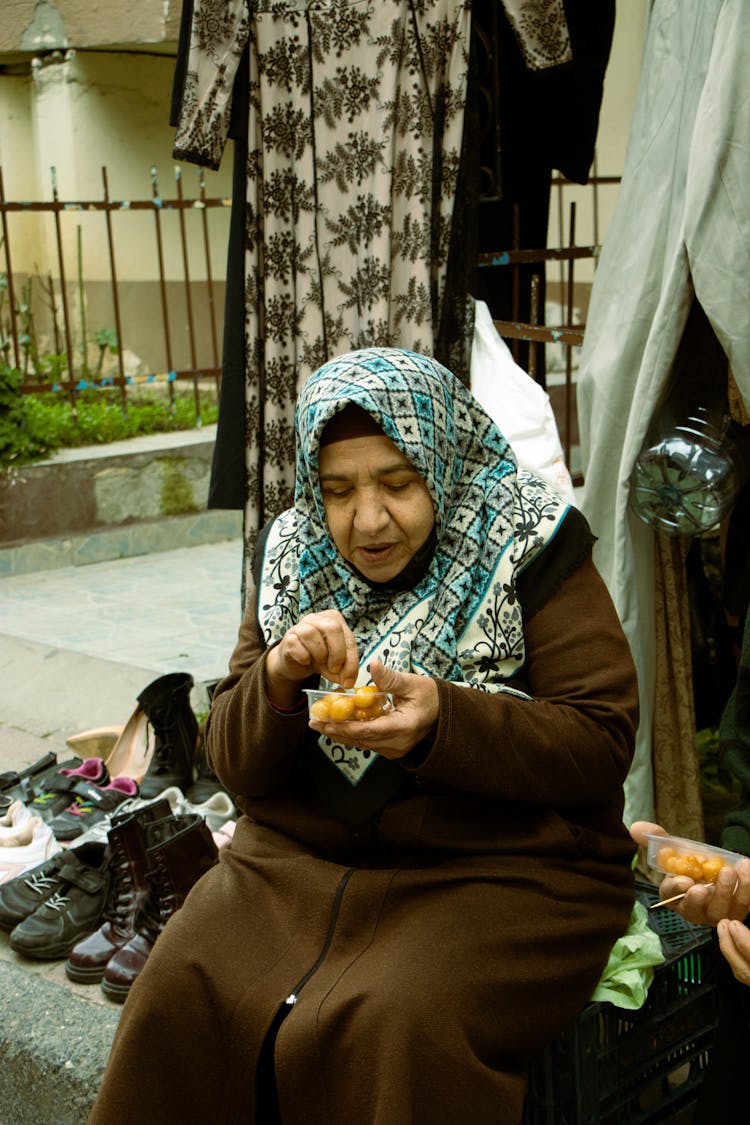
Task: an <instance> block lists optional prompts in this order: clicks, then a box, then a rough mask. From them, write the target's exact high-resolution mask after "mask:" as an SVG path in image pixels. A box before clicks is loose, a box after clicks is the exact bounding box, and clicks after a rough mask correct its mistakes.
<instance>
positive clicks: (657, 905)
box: [649, 891, 687, 910]
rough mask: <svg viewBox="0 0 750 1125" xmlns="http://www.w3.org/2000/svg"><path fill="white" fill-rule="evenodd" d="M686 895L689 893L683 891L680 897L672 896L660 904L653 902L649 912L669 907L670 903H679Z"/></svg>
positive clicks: (661, 900)
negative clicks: (661, 907)
mask: <svg viewBox="0 0 750 1125" xmlns="http://www.w3.org/2000/svg"><path fill="white" fill-rule="evenodd" d="M686 894H687V891H683V892H682V894H680V895H672V897H671V898H663V899H660V901H659V902H652V903H651V905H650V906H649V910H658V909H659V907H660V906H669V904H670V902H679V901H680V899H681V898H684V897H685V895H686Z"/></svg>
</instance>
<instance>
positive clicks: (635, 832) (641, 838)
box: [630, 820, 668, 848]
mask: <svg viewBox="0 0 750 1125" xmlns="http://www.w3.org/2000/svg"><path fill="white" fill-rule="evenodd" d="M630 835H631V836H632V837H633V839H634V840H635V842H636V844H638V846H639V847H642V848H645V847H647V846H648V840H647V839H646V837H647V836H667V835H668V832H667V830H666V829H665V828H662V826H661V825H660V824H654V823H653V821H650V820H636V821H634V823H633V824H631V825H630Z"/></svg>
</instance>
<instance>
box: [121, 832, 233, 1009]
mask: <svg viewBox="0 0 750 1125" xmlns="http://www.w3.org/2000/svg"><path fill="white" fill-rule="evenodd" d="M145 833H146V852H147V855H148V862H149V876H148V878H149V884H150V888H149V895H148V898H147V900H146V903H145V905H144V907H143V909H142V910H141V912H140V915H139V918H138V922H137V924H136V929H137V933H136V935H135V937H133V938H131V940H130V941H129V942H127V944H126V945H124V946H123V947H122V949H120V950H118V952H117V953H115V955H114V956H113V957H112V958H111V960H110V961H109V963H108V965H107V968H106V969H105V971H104V976H103V978H102V991H103V992H104V993H105V995H106V996H109V998H110V999H111V1000H116V1001H118V1002H119V1003H122V1002H123V1001H124V1000H125V997H126V996H127V994H128V992H129V991H130V988H131V986H132V984H133V981H134V980H135V979H136V977H137V976H138V974H139V973H140V971H141V969H142V968H143V966H144V965H145V964H146V960H147V958H148V955H149V953H150V952H151V950H152V948H153V945H154V942H155V941H156V939H157V938H158V936H159V934H160V933H161V931H162V930H163V929H164V927H165V926H166V924H167V922H168V921H169V919H170V918H171V917H172V915H173V914H174V913H175V911H177V910H179V908H180V907H181V906H182V904H183V902H184V901H185V899H186V898H187V894H188V891H189V890H190V889H191V887H192V886H193V885H194V884H195V883H197V881H198V879H200V877H201V875H204V874H205V872H206V871H208V870H209V868H211V867H213V865H214V864H215V863H216V861H217V859H218V856H219V853H218V849H217V847H216V844H215V843H214V838H213V836H212V835H211V830H210V828H209V827H208V825H207V824H206V822H205V820H204V819H203V817H202V816H199V815H198V814H197V813H189V814H188V815H187V816H170V817H167V818H165V819H164V820H158V821H155V822H154V823H153V824H147V825H146V826H145Z"/></svg>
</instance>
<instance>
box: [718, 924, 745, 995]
mask: <svg viewBox="0 0 750 1125" xmlns="http://www.w3.org/2000/svg"><path fill="white" fill-rule="evenodd" d="M716 932H717V934H718V936H719V948H720V949H721V952H722V953H723V955H724V957H725V958H726V961H727V964H728V965H729V968H730V969H731V970H732V972H733V974H734V976H735V977H736V978H737V980H738V981H740V983H741V984H745V985H750V932H748V930H747V928H746V927H745V926H743V924H742V922H738V921H737V920H736V919H734V920H730V919H728V918H725V919H723V920H722V921H721V922H719V924H718V926H717V927H716Z"/></svg>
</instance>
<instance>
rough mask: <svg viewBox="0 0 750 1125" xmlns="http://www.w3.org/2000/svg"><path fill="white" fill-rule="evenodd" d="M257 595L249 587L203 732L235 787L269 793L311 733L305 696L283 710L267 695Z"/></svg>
mask: <svg viewBox="0 0 750 1125" xmlns="http://www.w3.org/2000/svg"><path fill="white" fill-rule="evenodd" d="M255 600H256V599H255V592H254V590H249V591H248V597H247V605H248V610H247V612H246V614H245V617H244V619H243V621H242V624H241V625H240V630H239V636H238V639H237V644H236V646H235V649H234V652H233V653H232V656H231V658H230V661H229V675H228V676H226V677H225V678H224V679H223V680H221V681H220V682H219V683H218V684H217V686H216V689H215V691H214V694H213V699H212V703H211V710H210V712H209V715H208V719H207V721H206V727H205V732H204V738H205V744H206V754H207V757H208V760H209V763H210V764H211V767H212V769H213V770H214V772H215V773H216V776H217V777H218V778H220V780H221V782H222V784H223V785H225V786H226V787H227V789H229V790H230V791H231V792H233V793H241V794H242V795H243V796H246V797H260V796H265V795H266V794H268V793H270V792H272V791H273V790H274V789H277V788H278V787H279V786H281V785H283V783H284V782H285V780H286V779H287V778H288V776H289V772H290V770H291V769H293V768H294V765H295V762H296V759H297V756H298V752H299V749H300V747H301V746H302V744H303V742H304V741H305V738H306V737H307V735H308V734H309V728H308V725H307V706H306V704H305V702H304V699H305V697H304V696H302V695H301V696H300V706H299V708H298V709H296V710H294V711H279V710H277V709H276V708H275V707H272V706H271V704H270V703H269V702H268V700H267V699H266V694H265V664H266V661H265V652H264V649H263V646H262V644H261V642H260V639H259V637H258V628H257V623H256V616H255ZM305 686H307V685H306V684H304V683H302V684H300V687H301V688H302V687H305Z"/></svg>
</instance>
